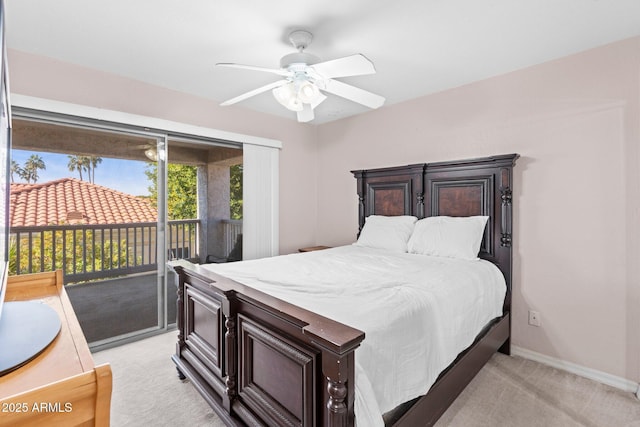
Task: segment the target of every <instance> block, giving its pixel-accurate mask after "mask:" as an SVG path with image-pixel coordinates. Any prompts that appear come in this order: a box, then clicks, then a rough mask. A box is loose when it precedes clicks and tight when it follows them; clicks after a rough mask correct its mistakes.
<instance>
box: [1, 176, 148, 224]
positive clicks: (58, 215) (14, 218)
mask: <svg viewBox="0 0 640 427" xmlns="http://www.w3.org/2000/svg"><path fill="white" fill-rule="evenodd" d="M9 215H10V221H11V227H20V226H38V225H59V224H78V223H80V224H120V223H135V222H155V221H156V219H157V212H156V210H155V208H154V207H153V206H152V205H151V203H150V202H149V201H148V200H146V199H144V198H142V197H136V196H132V195H130V194H126V193H122V192H120V191H116V190H112V189H111V188H107V187H103V186H101V185H97V184H92V183H89V182H86V181H80V180H79V179H75V178H62V179H58V180H55V181H49V182H43V183H41V184H15V183H12V184H11V193H10V201H9Z"/></svg>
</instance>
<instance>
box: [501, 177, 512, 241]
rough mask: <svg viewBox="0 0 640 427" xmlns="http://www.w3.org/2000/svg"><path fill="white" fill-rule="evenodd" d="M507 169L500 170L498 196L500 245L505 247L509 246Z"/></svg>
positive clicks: (509, 197)
mask: <svg viewBox="0 0 640 427" xmlns="http://www.w3.org/2000/svg"><path fill="white" fill-rule="evenodd" d="M509 175H510V173H509V169H506V168H505V169H502V170H501V173H500V194H501V196H500V197H501V198H502V221H501V230H500V232H501V237H500V245H502V246H505V247H510V246H511V228H512V223H511V211H512V208H511V198H512V195H511V179H510V178H511V177H510V176H509Z"/></svg>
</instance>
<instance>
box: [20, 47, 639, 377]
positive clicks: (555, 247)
mask: <svg viewBox="0 0 640 427" xmlns="http://www.w3.org/2000/svg"><path fill="white" fill-rule="evenodd" d="M9 53H10V55H9V64H10V73H11V74H10V76H11V88H12V92H14V93H20V94H24V95H32V96H37V97H42V98H50V99H55V100H61V101H67V102H73V103H77V104H83V105H90V106H97V107H103V108H107V109H112V110H120V111H125V112H128V113H133V114H141V115H145V116H152V117H159V118H164V119H168V120H172V121H180V122H184V123H189V124H195V125H199V126H206V127H211V128H215V129H220V130H225V131H232V132H238V133H244V134H251V135H256V136H262V137H267V138H274V139H279V140H281V141H283V149H282V153H281V157H280V168H281V172H280V198H281V200H280V248H281V252H283V253H287V252H293V251H295V249H296V248H297V247H300V246H303V245H308V244H329V245H337V244H346V243H350V242H352V241H353V240H354V239H355V235H356V232H357V200H356V194H355V180H354V179H353V177H352V175H351V174H350V173H349V171H350V170H352V169H362V168H370V167H381V166H392V165H401V164H407V163H416V162H429V161H438V160H450V159H459V158H470V157H478V156H485V155H491V154H500V153H513V152H517V153H519V154H520V155H521V156H522V157H521V158H520V160H519V161H518V164H517V166H516V169H515V174H514V176H515V180H516V183H515V192H514V196H515V210H516V215H515V230H514V238H515V260H514V269H515V276H514V282H515V283H514V286H515V288H514V318H513V343H514V344H516V345H518V346H521V347H523V348H526V349H530V350H533V351H536V352H539V353H543V354H545V355H549V356H552V357H556V358H559V359H562V360H565V361H568V362H572V363H576V364H578V365H581V366H584V367H587V368H591V369H595V370H599V371H602V372H605V373H609V374H612V375H615V376H619V377H622V378H626V379H628V380H631V381H635V382H638V381H640V310H639V309H638V307H639V306H640V270H639V269H640V262H639V261H638V260H640V246H639V243H638V236H639V234H640V233H639V231H640V225H639V224H640V218H639V212H640V190H639V188H638V186H639V182H640V175H639V172H638V169H639V168H638V163H639V162H638V160H639V159H640V154H639V149H638V145H639V141H640V106H639V104H640V38H634V39H630V40H626V41H623V42H619V43H616V44H613V45H609V46H606V47H603V48H599V49H595V50H592V51H588V52H585V53H582V54H578V55H573V56H571V57H567V58H563V59H560V60H557V61H553V62H549V63H546V64H543V65H539V66H536V67H532V68H529V69H526V70H522V71H517V72H514V73H511V74H507V75H504V76H500V77H496V78H492V79H488V80H484V81H481V82H477V83H474V84H471V85H467V86H463V87H460V88H456V89H452V90H448V91H446V92H442V93H438V94H434V95H431V96H427V97H423V98H419V99H417V100H414V101H410V102H405V103H402V104H397V105H392V106H387V107H383V108H381V109H379V110H376V111H372V112H369V113H367V114H364V115H361V116H358V117H353V118H349V119H345V120H341V121H338V122H334V123H330V124H326V125H320V126H305V125H300V124H297V123H295V122H292V121H287V120H282V119H279V118H275V117H270V116H267V115H263V114H259V113H255V112H252V111H248V110H243V109H242V108H240V107H228V108H225V109H223V108H220V107H218V106H217V105H216V104H215V103H212V102H210V101H207V100H204V99H201V98H197V97H194V96H190V95H185V94H181V93H178V92H173V91H170V90H166V89H162V88H158V87H154V86H150V85H146V84H144V83H140V82H135V81H131V80H127V79H123V78H120V77H116V76H113V75H109V74H104V73H100V72H96V71H92V70H87V69H84V68H80V67H76V66H73V65H70V64H64V63H59V62H56V61H51V60H48V59H45V58H42V57H37V56H34V55H29V54H25V53H20V52H15V51H10V52H9ZM471 66H473V65H471ZM45 70H46V71H45ZM425 78H429V76H428V75H427V76H425ZM399 84H402V82H399ZM529 309H534V310H537V311H539V312H540V315H541V319H542V326H541V327H539V328H536V327H532V326H529V325H528V324H527V311H528V310H529Z"/></svg>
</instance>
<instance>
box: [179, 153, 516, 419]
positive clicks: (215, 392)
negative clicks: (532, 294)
mask: <svg viewBox="0 0 640 427" xmlns="http://www.w3.org/2000/svg"><path fill="white" fill-rule="evenodd" d="M517 158H518V155H516V154H510V155H500V156H491V157H486V158H479V159H471V160H462V161H453V162H439V163H422V164H414V165H409V166H402V167H391V168H381V169H369V170H358V171H352V172H353V174H354V176H355V178H356V188H357V194H358V201H359V214H358V216H359V232H361V231H363V228H364V229H365V230H366V228H365V225H366V227H369V225H367V221H370V220H372V219H373V218H376V217H383V218H384V217H398V218H395V219H396V220H397V219H401V218H400V217H415V218H416V219H422V218H426V217H429V218H428V219H434V218H435V217H483V218H486V219H485V221H486V226H484V223H483V230H484V232H483V233H482V234H481V236H480V240H479V246H480V251H479V254H478V256H479V257H480V258H481V260H479V261H477V262H475V263H473V262H471V261H467V262H468V263H469V265H471V264H474V265H477V266H483V267H482V268H485V269H486V271H487V272H489V273H488V274H489V275H493V276H496V274H495V273H496V272H498V274H497V276H499V278H500V279H501V280H502V282H501V283H502V290H503V292H502V294H500V295H499V296H498V297H496V296H495V295H493V297H492V298H493V300H494V302H493V305H494V308H493V310H494V312H493V314H491V315H489V317H486V318H483V317H478V319H477V320H476V322H481V323H482V324H481V325H480V326H478V325H475V326H474V328H477V329H478V328H479V329H478V330H479V331H480V332H479V333H478V332H477V331H475V332H472V333H471V332H469V333H467V336H466V337H465V339H464V340H466V341H464V340H463V342H465V344H464V347H462V348H461V349H460V351H458V350H455V354H452V353H451V351H453V350H448V354H446V355H444V356H443V357H442V358H441V359H442V360H440V363H441V364H442V363H444V365H443V366H440V367H439V368H438V371H437V372H435V373H433V372H431V373H430V374H428V375H426V374H425V373H424V372H420V370H421V368H420V364H419V363H418V364H415V365H408V364H407V360H413V361H414V362H415V361H416V360H418V361H419V360H420V358H421V357H422V356H421V353H420V351H421V350H420V349H421V348H423V349H424V348H426V349H431V350H438V351H432V352H434V353H438V352H441V351H440V350H441V349H440V348H439V346H440V345H441V344H438V343H443V342H445V341H446V339H445V341H443V340H442V339H441V340H440V341H438V340H435V338H434V337H432V336H431V334H430V333H429V334H427V333H423V332H421V331H423V329H422V328H421V326H420V323H436V320H437V319H435V318H433V317H428V316H427V317H425V316H426V315H425V314H424V312H425V310H422V309H421V308H420V307H421V306H420V305H419V304H418V308H415V307H412V308H411V309H410V310H407V306H408V304H410V303H411V301H418V300H419V298H421V297H420V296H419V295H418V294H422V293H425V294H426V292H423V291H422V290H421V288H420V287H421V286H422V285H420V286H413V287H411V286H409V287H407V286H403V287H398V286H396V284H395V283H392V282H393V280H396V279H397V280H401V281H402V282H403V284H404V283H405V282H407V283H411V280H410V277H413V278H416V279H418V278H421V277H422V276H424V274H423V273H422V272H421V271H418V270H416V268H417V267H416V266H415V263H414V261H415V259H416V255H413V254H403V253H398V254H389V253H386V252H385V253H380V251H378V250H377V249H375V248H369V247H358V246H361V245H353V246H345V247H341V248H335V249H329V250H326V251H319V252H311V253H307V254H295V255H287V256H284V257H276V259H268V260H257V261H246V262H243V263H235V264H228V265H226V266H225V265H223V266H216V267H214V268H211V267H210V266H206V265H203V266H198V265H192V264H187V263H181V264H178V265H175V266H174V268H175V270H176V272H177V273H178V276H179V280H178V319H177V320H178V343H177V346H176V354H175V355H174V356H173V361H174V362H175V364H176V366H177V368H178V372H179V374H180V375H181V376H182V377H187V378H189V380H190V381H191V382H192V383H193V385H194V387H195V388H196V389H197V390H198V391H199V392H200V394H201V395H202V396H203V397H204V399H205V400H206V401H207V402H208V403H209V404H210V405H211V406H212V408H213V409H214V410H215V411H216V413H217V414H218V415H219V416H220V417H221V418H222V420H223V421H224V422H225V423H226V424H227V425H230V426H241V425H250V426H253V425H266V426H354V425H356V422H358V425H359V426H360V427H362V426H368V425H386V426H398V427H399V426H415V425H432V424H433V423H435V422H436V421H437V419H438V418H439V417H440V416H441V415H442V414H443V413H444V411H445V410H446V408H447V407H448V406H449V405H450V404H451V403H452V402H453V400H454V399H455V398H456V397H457V396H458V394H459V393H460V392H461V391H462V390H463V389H464V387H465V386H466V384H468V383H469V381H471V379H472V378H473V377H474V376H475V374H476V373H477V372H478V371H479V370H480V369H481V367H482V366H483V365H484V364H485V363H486V361H487V360H488V359H489V358H490V357H491V355H492V354H493V353H494V352H495V351H501V352H503V353H506V354H508V353H509V337H510V318H511V317H510V309H511V268H512V267H511V266H512V249H511V247H512V234H511V229H512V209H513V207H512V196H511V194H512V185H513V184H512V180H513V178H512V171H513V167H514V165H515V161H516V159H517ZM361 237H363V236H361ZM361 240H362V239H361V238H359V239H358V241H359V242H360V241H361ZM365 246H366V245H365ZM303 257H304V258H303ZM365 258H366V259H373V260H374V265H373V266H371V265H366V264H360V262H361V261H360V259H365ZM427 258H437V257H427ZM278 259H279V260H278ZM381 259H385V260H387V261H385V262H389V263H390V265H393V266H394V268H396V269H397V272H398V274H397V275H396V274H385V273H384V271H383V270H380V271H379V272H377V273H375V272H374V274H373V275H372V276H367V272H368V271H374V270H375V265H376V263H378V264H380V265H382V261H380V260H381ZM421 259H426V258H425V257H422V258H421ZM442 260H443V259H441V262H440V264H442V263H443V262H444V264H447V265H444V266H443V265H441V266H440V267H438V268H444V269H445V270H443V271H445V273H442V274H440V275H441V276H446V277H449V278H454V279H453V283H454V284H459V282H462V279H458V278H456V277H457V276H456V275H455V272H456V271H459V270H461V269H462V267H461V265H463V264H464V263H463V264H456V262H457V260H456V262H453V261H451V260H445V261H442ZM273 262H280V263H284V264H280V265H281V266H282V267H281V268H279V267H274V265H277V264H272V263H273ZM331 263H333V264H331ZM339 263H342V264H343V265H347V266H349V267H350V268H347V269H346V272H345V274H346V275H347V277H351V276H352V277H353V279H354V280H353V281H350V282H348V284H347V285H345V284H341V283H335V280H337V279H334V278H333V277H331V275H330V274H328V272H329V271H333V270H337V268H336V267H335V266H336V265H338V264H339ZM452 263H453V264H452ZM422 264H425V262H424V261H420V265H422ZM450 264H451V265H450ZM362 265H364V267H362V269H361V268H360V267H361V266H362ZM465 265H466V264H465ZM420 268H422V267H420ZM429 268H433V267H431V266H430V267H428V268H427V269H429ZM447 268H448V269H449V270H446V269H447ZM474 268H475V267H474ZM296 269H305V271H306V274H307V276H306V277H313V278H314V281H313V283H302V281H301V283H296V280H297V279H296V277H303V276H300V275H298V276H296V274H299V272H296V271H295V270H296ZM268 271H280V272H281V273H282V274H280V275H277V276H274V277H270V276H269V275H268V274H267V273H265V272H268ZM447 271H448V272H447ZM349 274H351V276H349ZM474 274H475V273H474ZM319 276H321V277H319ZM383 277H386V279H385V280H386V281H385V280H382V278H383ZM394 277H395V279H394ZM358 278H360V282H358ZM400 278H401V279H400ZM340 280H343V279H340ZM363 281H364V283H365V284H366V283H370V284H371V286H372V288H371V289H373V288H374V285H375V286H378V287H376V289H381V290H379V291H375V292H374V291H373V290H372V291H370V292H367V290H366V288H358V283H360V284H362V283H363ZM283 282H284V283H286V285H287V286H286V288H287V291H286V292H285V291H279V290H278V289H282V287H281V286H280V285H281V284H282V283H283ZM374 282H380V283H378V284H376V283H374ZM320 285H322V286H326V288H323V289H322V290H318V291H317V293H316V294H315V295H313V293H309V292H307V291H306V290H305V289H320V288H317V287H316V286H320ZM447 286H449V287H451V285H447ZM498 287H500V286H498ZM298 288H299V289H298ZM345 289H347V290H348V292H347V291H345ZM399 289H402V291H401V292H400V291H398V290H399ZM407 289H409V291H407ZM434 289H435V288H434ZM358 292H360V295H361V296H362V298H364V299H369V300H371V301H373V302H374V305H373V306H372V308H370V309H369V310H374V311H373V313H376V314H378V315H377V316H371V315H370V314H371V313H372V312H367V313H368V314H366V315H364V316H363V315H361V316H360V318H358V310H356V309H354V310H351V311H352V312H353V313H350V315H349V316H347V317H345V316H344V315H343V314H341V311H340V307H341V306H344V307H348V306H349V304H353V301H352V300H351V298H354V295H353V294H356V296H357V294H358ZM376 292H381V293H380V294H378V293H376ZM407 292H409V293H408V299H406V300H402V301H405V302H404V303H400V304H398V301H401V300H397V301H395V300H394V299H393V298H396V297H397V298H399V297H398V296H397V295H398V294H402V293H407ZM435 294H437V292H435V293H434V292H429V295H431V296H430V297H429V298H431V297H433V295H435ZM458 294H459V295H460V297H459V300H458V303H459V304H460V305H462V304H463V300H464V299H465V298H467V296H468V295H467V291H466V290H465V291H464V292H459V293H458ZM310 295H311V296H310ZM463 296H465V298H463ZM405 298H407V295H405ZM469 298H471V299H470V300H469ZM469 298H467V300H469V301H474V299H473V298H476V297H469ZM496 298H499V300H498V301H497V305H498V307H497V308H498V311H495V310H496V308H495V305H496V302H495V299H496ZM375 301H378V304H377V305H375ZM469 301H467V303H469ZM387 302H388V304H385V303H387ZM355 304H356V305H355V306H354V307H364V305H363V303H362V301H361V300H355ZM428 304H431V303H428ZM428 304H427V305H428ZM500 306H501V307H500ZM436 311H437V310H436ZM445 311H446V310H445ZM407 312H413V313H415V314H417V315H418V316H422V317H418V318H419V319H421V320H417V319H418V318H416V317H408V316H407V315H406V313H407ZM426 312H430V310H426ZM490 313H491V311H490ZM485 316H486V315H485ZM365 318H369V319H370V320H375V322H373V323H375V325H373V326H372V325H370V324H369V323H371V322H369V323H367V322H366V321H365ZM452 319H454V320H455V319H457V317H456V315H455V314H454V315H453V317H449V318H447V317H444V318H443V320H442V321H441V322H440V323H442V324H443V326H444V327H445V328H447V327H448V328H449V330H458V329H464V328H460V327H458V326H457V325H458V324H457V323H455V321H454V320H452ZM339 320H340V321H339ZM385 322H387V323H389V327H390V328H392V329H390V331H391V333H390V335H381V334H383V333H385V331H384V326H385V325H384V323H385ZM361 325H363V327H362V328H360V326H361ZM399 328H403V329H402V331H404V333H402V334H400V333H397V331H398V329H399ZM362 329H364V330H368V331H367V336H365V332H363V331H362ZM445 330H446V329H445ZM409 331H411V332H412V333H413V334H414V335H415V336H414V337H412V338H411V339H410V340H409V341H410V342H411V343H412V345H413V347H411V346H408V347H402V343H401V342H395V341H394V338H395V337H402V336H406V335H409V336H411V334H408V332H409ZM416 331H417V332H416ZM386 333H387V334H388V333H389V331H387V332H386ZM470 333H471V334H472V335H469V334H470ZM434 335H437V334H436V333H434ZM440 335H442V336H444V337H445V338H446V337H448V336H449V333H445V334H442V333H440ZM394 336H395V337H394ZM421 336H424V338H426V339H427V341H426V342H424V343H418V340H417V338H419V337H421ZM441 338H442V337H441ZM414 344H415V345H414ZM456 345H458V346H459V345H461V344H456ZM388 346H391V347H399V348H401V349H402V351H401V352H400V355H398V354H391V355H390V354H389V353H387V352H386V347H388ZM442 346H443V347H447V346H445V345H442ZM447 348H448V347H447ZM452 348H453V347H452ZM416 354H417V355H418V356H415V355H416ZM407 355H409V356H411V357H409V356H407ZM403 357H405V358H404V359H403ZM447 358H450V359H452V360H453V361H452V362H451V361H450V360H448V359H447ZM443 360H444V362H443ZM374 362H375V363H376V364H375V365H373V363H374ZM363 365H364V369H363ZM372 366H373V368H372ZM403 367H404V368H403ZM403 370H404V371H407V370H408V376H407V372H402V371H403ZM427 370H431V368H429V369H427ZM363 372H364V374H363ZM412 373H415V375H413V376H412V375H411V374H412ZM423 377H424V380H423ZM431 377H433V378H431ZM363 379H364V380H363ZM415 380H417V383H418V384H414V383H415V382H416V381H415ZM421 381H424V383H423V384H422V385H421V384H419V383H420V382H421ZM363 384H364V386H363ZM420 386H422V387H423V390H422V391H421V392H418V391H419V390H420ZM367 388H369V389H377V390H373V395H374V396H375V395H376V393H377V395H379V394H380V393H382V394H386V397H385V398H383V399H379V400H380V402H382V403H380V405H378V403H379V402H378V401H377V400H376V399H370V398H369V397H368V396H369V395H371V392H372V390H368V391H367ZM407 390H409V391H407ZM372 401H374V402H375V405H372V406H376V408H374V409H373V410H372V412H373V413H374V414H377V415H374V418H375V417H377V416H379V419H378V418H375V419H374V421H371V423H376V424H370V421H369V419H367V418H366V414H367V413H369V409H368V408H367V409H366V410H365V409H363V407H364V406H371V405H370V404H371V402H372ZM389 405H392V407H389ZM363 414H365V415H363ZM356 415H357V416H356ZM379 423H382V424H379Z"/></svg>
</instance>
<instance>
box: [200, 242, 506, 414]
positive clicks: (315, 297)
mask: <svg viewBox="0 0 640 427" xmlns="http://www.w3.org/2000/svg"><path fill="white" fill-rule="evenodd" d="M206 267H207V268H209V269H211V270H213V271H215V272H217V273H219V274H221V275H224V276H226V277H229V278H231V279H234V280H236V281H238V282H241V283H244V284H245V285H249V286H251V287H253V288H256V289H259V290H261V291H263V292H265V293H267V294H270V295H272V296H275V297H277V298H280V299H283V300H286V301H288V302H290V303H293V304H296V305H298V306H300V307H303V308H305V309H308V310H311V311H313V312H315V313H318V314H321V315H323V316H326V317H329V318H332V319H334V320H337V321H339V322H342V323H344V324H346V325H349V326H352V327H354V328H357V329H360V330H362V331H364V332H365V339H364V341H363V342H362V344H361V346H360V347H359V348H358V349H357V350H356V353H355V359H356V372H355V374H356V377H355V378H356V400H355V406H354V410H355V415H356V422H357V424H358V425H359V426H363V427H364V426H367V427H369V426H370V427H378V426H383V425H384V423H383V420H382V414H383V413H385V412H387V411H389V410H391V409H393V408H394V407H396V406H397V405H399V404H400V403H402V402H405V401H407V400H410V399H413V398H415V397H418V396H420V395H423V394H425V393H426V392H427V391H428V390H429V388H430V387H431V385H432V384H433V383H434V382H435V380H436V378H437V377H438V375H439V373H440V372H441V371H442V370H443V369H444V368H446V367H447V366H448V365H449V364H450V363H451V362H452V361H453V360H454V359H455V358H456V356H457V355H458V353H460V351H462V350H464V349H465V348H466V347H468V346H469V345H470V344H471V343H472V342H473V341H474V339H475V337H476V335H477V334H478V333H479V332H480V330H481V329H482V328H483V327H484V326H485V325H486V324H487V322H489V321H490V320H491V319H493V318H495V317H497V316H500V315H502V303H503V301H504V297H505V291H506V286H505V281H504V278H503V276H502V274H501V272H500V270H498V268H497V267H496V266H494V265H493V264H491V263H490V262H487V261H481V260H478V261H463V260H456V259H449V258H439V257H429V256H424V255H415V254H397V253H390V252H385V251H382V250H379V249H370V248H365V247H359V246H342V247H337V248H333V249H328V250H324V251H316V252H308V253H304V254H292V255H284V256H279V257H274V258H264V259H259V260H252V261H244V262H238V263H229V264H208V265H207V266H206Z"/></svg>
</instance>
